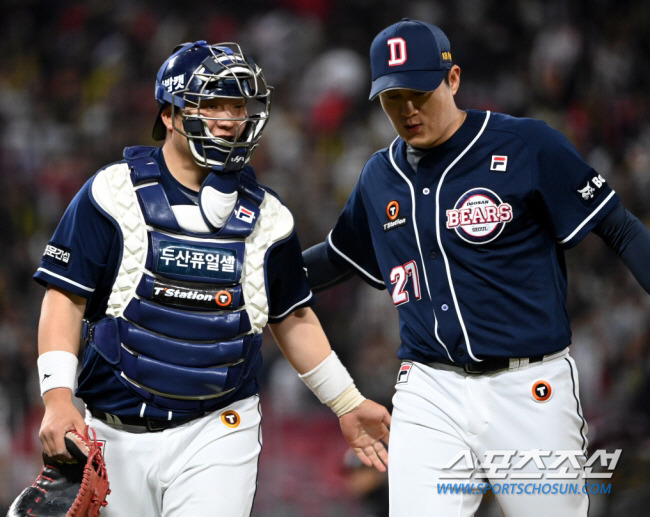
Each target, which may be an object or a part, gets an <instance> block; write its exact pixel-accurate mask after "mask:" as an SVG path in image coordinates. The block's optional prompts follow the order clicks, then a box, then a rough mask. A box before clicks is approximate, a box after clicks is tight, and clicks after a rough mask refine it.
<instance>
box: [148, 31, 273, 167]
mask: <svg viewBox="0 0 650 517" xmlns="http://www.w3.org/2000/svg"><path fill="white" fill-rule="evenodd" d="M271 92H272V88H271V87H270V86H268V85H267V84H266V81H265V79H264V75H263V74H262V70H261V69H260V67H258V66H257V65H256V64H255V62H254V61H253V60H252V59H251V58H250V57H247V56H245V55H244V54H243V52H242V50H241V48H240V46H239V45H238V44H236V43H217V44H214V45H209V44H207V43H206V42H205V41H196V42H194V43H184V44H182V45H179V46H177V47H176V48H175V49H174V53H173V54H172V55H171V56H170V57H169V58H168V59H167V60H166V61H165V62H164V63H163V65H162V66H161V67H160V70H159V71H158V75H157V76H156V91H155V96H156V100H157V101H158V105H159V109H160V112H161V111H162V110H163V109H164V108H165V107H166V106H167V105H171V108H172V121H173V124H174V129H175V130H176V131H178V132H179V133H181V134H182V135H184V136H185V137H187V140H188V143H189V147H190V151H191V153H192V157H193V158H194V161H195V162H196V163H197V164H198V165H200V166H201V167H209V168H211V169H212V170H214V171H216V172H223V171H226V172H231V171H238V170H240V169H242V168H243V167H244V165H246V164H247V163H248V162H249V161H250V158H251V155H252V154H253V150H254V149H255V148H256V147H257V144H258V142H259V139H260V137H261V136H262V130H263V129H264V126H265V125H266V122H267V121H268V118H269V110H270V107H271ZM214 98H229V99H243V100H244V102H245V104H246V113H245V115H243V116H242V117H238V118H232V117H228V118H221V117H220V118H217V117H214V116H209V114H208V112H206V110H204V111H202V110H201V106H202V104H204V105H205V103H206V101H209V100H211V99H214ZM160 112H159V114H158V117H157V119H156V122H155V125H154V128H153V133H152V136H153V138H154V139H155V140H162V139H164V138H165V131H166V128H165V125H164V124H163V122H162V120H161V118H160ZM179 112H180V114H181V116H182V127H178V126H177V125H176V117H175V115H176V113H179ZM210 120H230V121H234V122H236V123H238V124H239V125H238V129H237V131H236V135H235V137H234V138H233V139H225V138H219V137H216V136H214V135H213V134H212V133H211V132H210V129H209V127H208V123H207V122H208V121H210Z"/></svg>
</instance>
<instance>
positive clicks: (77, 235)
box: [34, 150, 313, 417]
mask: <svg viewBox="0 0 650 517" xmlns="http://www.w3.org/2000/svg"><path fill="white" fill-rule="evenodd" d="M153 157H154V158H155V160H156V161H157V162H158V164H159V166H160V171H161V173H162V177H161V180H160V184H161V185H162V187H163V189H164V192H165V194H166V196H167V198H168V199H169V203H170V205H171V206H172V207H174V208H178V207H179V206H180V205H188V206H192V205H195V204H196V200H197V193H196V192H193V191H191V190H189V189H186V188H185V187H183V186H182V185H181V184H180V183H178V182H177V181H176V180H175V179H174V178H173V176H172V175H171V173H170V172H169V171H168V169H167V168H166V166H165V164H164V159H163V157H162V152H161V151H160V150H157V151H156V152H154V153H153ZM242 174H248V175H249V177H252V176H253V175H254V173H253V171H252V169H250V168H246V169H245V170H244V171H242ZM93 179H94V177H93V178H91V179H90V180H89V181H88V182H87V183H86V184H85V185H84V186H83V187H82V188H81V190H80V191H79V192H78V193H77V195H76V196H75V197H74V199H73V200H72V202H71V203H70V205H69V206H68V208H67V210H66V212H65V214H64V215H63V217H62V219H61V221H60V223H59V225H58V227H57V228H56V230H55V232H54V235H53V237H52V239H51V241H50V242H49V243H48V245H47V247H46V250H45V253H44V255H43V259H42V261H41V263H40V266H39V268H38V270H37V271H36V273H35V275H34V278H35V279H36V280H37V281H38V282H39V283H41V284H44V285H47V284H51V285H55V286H57V287H60V288H62V289H64V290H66V291H69V292H71V293H74V294H76V295H79V296H82V297H84V298H86V299H87V307H86V311H85V315H84V317H85V318H86V319H87V320H89V321H90V322H95V321H97V320H99V319H101V318H102V317H104V315H105V313H106V310H107V303H108V300H109V296H110V295H111V289H112V286H113V283H114V281H115V278H116V275H117V270H118V266H119V264H120V260H121V258H122V252H123V245H122V240H121V236H120V232H119V229H118V228H117V227H116V226H115V222H114V221H112V220H111V219H110V218H108V217H107V216H106V215H105V214H104V212H103V211H102V210H101V209H100V208H99V207H98V206H97V202H96V200H95V199H94V198H93V194H92V183H93ZM268 195H271V193H269V194H268ZM265 260H266V278H265V284H266V290H267V298H268V321H269V322H271V323H274V322H279V321H281V320H282V319H283V318H284V317H285V316H286V315H288V314H289V313H291V312H292V311H294V310H296V309H297V308H299V307H303V306H309V305H311V304H312V303H313V302H312V294H311V291H310V290H309V286H308V284H307V280H306V277H305V274H304V262H303V259H302V255H301V248H300V243H299V241H298V237H297V235H296V233H295V231H293V232H291V234H290V235H289V236H288V237H287V238H286V239H283V240H282V241H280V242H278V243H276V244H274V245H273V246H272V247H271V248H270V249H269V251H268V253H267V255H266V257H265ZM93 350H94V349H93V348H92V347H87V348H86V350H85V352H84V361H83V363H82V371H81V374H80V381H79V386H80V390H79V391H78V392H77V394H78V395H79V396H81V397H82V398H83V399H84V401H85V402H86V403H88V404H89V405H99V406H100V407H101V408H102V409H105V410H106V411H109V412H111V413H116V414H120V415H138V414H139V411H140V410H139V408H140V405H141V401H140V400H139V399H138V398H137V397H135V396H134V395H133V394H131V393H130V392H129V390H127V389H125V388H124V386H123V385H122V384H121V383H120V382H119V381H117V380H116V378H115V376H114V374H113V372H112V371H111V368H110V367H109V366H108V365H107V364H106V362H105V361H103V359H102V358H101V357H99V356H98V355H97V354H96V353H95V352H94V351H93ZM257 390H258V384H257V381H256V379H255V376H254V375H252V376H251V379H250V381H249V382H246V383H245V384H243V385H242V386H239V387H238V389H237V390H236V392H234V393H232V395H229V396H227V397H224V399H223V404H227V403H232V402H233V401H234V400H237V399H240V398H243V397H247V396H250V395H252V394H254V393H256V392H257ZM148 416H153V417H157V415H148Z"/></svg>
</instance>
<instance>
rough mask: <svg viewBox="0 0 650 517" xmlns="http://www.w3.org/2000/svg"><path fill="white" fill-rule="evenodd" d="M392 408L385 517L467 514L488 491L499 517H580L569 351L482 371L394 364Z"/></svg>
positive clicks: (577, 423) (579, 443)
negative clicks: (396, 372)
mask: <svg viewBox="0 0 650 517" xmlns="http://www.w3.org/2000/svg"><path fill="white" fill-rule="evenodd" d="M409 366H410V368H409ZM544 383H545V384H544ZM547 387H550V390H551V391H550V397H548V398H546V397H547V396H548V395H549V393H548V389H547ZM535 389H537V392H536V394H535ZM393 405H394V410H393V415H392V424H391V437H390V444H389V468H388V474H389V486H390V516H391V517H413V516H414V515H417V516H418V517H426V516H436V517H452V516H453V517H470V516H472V515H474V513H475V512H476V510H477V509H478V507H479V505H480V502H481V498H482V496H483V494H484V493H485V492H487V490H486V487H487V486H490V487H491V488H490V489H489V491H490V492H492V493H493V494H494V495H495V496H496V498H497V502H498V503H499V505H500V506H501V509H502V511H503V513H504V515H505V517H537V516H539V517H547V516H549V515H553V516H554V517H586V516H587V511H588V507H589V499H588V496H587V495H586V494H585V493H583V492H582V491H581V490H580V485H581V484H584V479H583V480H581V479H580V474H581V472H582V470H583V468H584V464H585V461H586V456H585V455H586V449H587V440H586V430H587V426H586V423H585V421H584V419H583V417H582V410H581V407H580V399H579V397H578V378H577V371H576V367H575V363H574V362H573V359H572V358H571V357H570V356H569V355H568V351H566V350H565V351H563V352H561V353H558V354H553V355H552V356H549V357H548V358H545V359H544V360H543V361H542V362H538V363H533V364H530V365H526V366H525V367H523V368H519V369H516V370H513V369H511V370H505V371H504V370H502V371H499V372H495V373H488V374H481V375H476V374H468V373H465V372H464V371H463V370H462V369H460V368H455V367H448V366H445V365H442V364H432V365H429V366H426V365H423V364H419V363H403V364H402V367H401V370H400V376H399V377H398V383H397V384H396V393H395V396H394V399H393ZM499 451H501V452H499ZM536 451H537V452H536ZM539 451H542V452H539ZM567 451H572V453H571V452H568V454H566V457H567V458H568V459H567V460H566V461H562V462H561V466H560V465H558V469H556V471H555V472H553V471H552V469H550V468H549V467H551V466H553V465H554V464H557V463H559V462H560V460H561V458H562V455H563V454H564V453H565V452H567ZM513 453H514V455H513ZM527 455H528V457H529V458H532V459H530V460H529V461H528V462H525V458H526V457H527ZM541 456H544V457H543V458H542V459H541V460H540V457H541ZM576 458H577V459H576ZM572 461H573V463H574V464H573V466H572V465H571V462H572ZM522 463H525V465H524V466H523V467H522ZM536 463H537V464H536ZM451 464H454V465H453V468H452V466H451ZM567 466H568V468H567ZM563 469H567V472H566V476H563V474H562V470H563ZM576 473H577V474H578V475H577V478H576V479H572V478H571V476H572V475H575V474H576ZM468 476H469V477H468ZM482 476H485V477H482ZM554 476H555V477H554ZM562 477H564V479H562ZM454 485H455V488H450V487H454ZM535 487H536V488H535ZM576 487H578V488H577V489H576ZM445 491H446V493H445ZM561 492H565V493H561ZM574 492H577V493H574Z"/></svg>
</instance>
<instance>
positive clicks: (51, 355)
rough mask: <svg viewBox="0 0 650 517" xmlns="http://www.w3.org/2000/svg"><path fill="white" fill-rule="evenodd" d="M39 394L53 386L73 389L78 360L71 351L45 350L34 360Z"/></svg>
mask: <svg viewBox="0 0 650 517" xmlns="http://www.w3.org/2000/svg"><path fill="white" fill-rule="evenodd" d="M36 364H37V366H38V380H39V382H40V385H41V396H43V394H44V393H45V392H46V391H49V390H51V389H54V388H68V389H69V390H71V391H74V385H75V380H76V378H77V365H78V364H79V360H78V359H77V356H76V355H74V354H73V353H71V352H65V351H63V350H52V351H50V352H45V353H43V354H41V355H40V356H39V357H38V360H37V361H36Z"/></svg>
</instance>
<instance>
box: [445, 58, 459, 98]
mask: <svg viewBox="0 0 650 517" xmlns="http://www.w3.org/2000/svg"><path fill="white" fill-rule="evenodd" d="M447 83H448V84H449V88H450V89H451V94H452V95H456V92H457V91H458V88H460V67H459V66H458V65H452V67H451V68H450V69H449V72H447Z"/></svg>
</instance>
